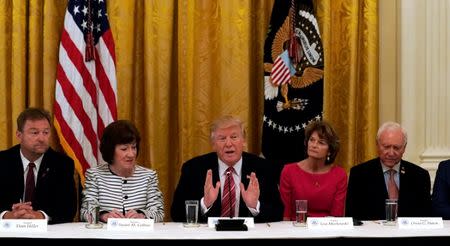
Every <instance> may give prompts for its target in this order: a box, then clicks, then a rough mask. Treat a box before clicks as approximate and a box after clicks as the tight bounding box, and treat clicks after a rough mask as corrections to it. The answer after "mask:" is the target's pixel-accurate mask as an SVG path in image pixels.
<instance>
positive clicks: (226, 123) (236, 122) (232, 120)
mask: <svg viewBox="0 0 450 246" xmlns="http://www.w3.org/2000/svg"><path fill="white" fill-rule="evenodd" d="M231 126H238V127H239V128H240V129H241V134H242V137H243V138H245V128H244V123H243V122H242V121H241V120H240V119H239V118H237V117H235V116H232V115H225V116H222V117H220V118H218V119H216V120H214V121H213V123H212V124H211V127H210V140H211V141H214V138H215V133H216V131H217V129H222V128H227V127H231Z"/></svg>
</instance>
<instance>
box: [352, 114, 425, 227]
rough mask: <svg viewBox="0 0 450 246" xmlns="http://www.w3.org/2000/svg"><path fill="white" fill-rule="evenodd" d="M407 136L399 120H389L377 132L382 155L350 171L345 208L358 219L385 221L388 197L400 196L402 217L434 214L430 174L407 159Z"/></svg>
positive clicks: (378, 146)
mask: <svg viewBox="0 0 450 246" xmlns="http://www.w3.org/2000/svg"><path fill="white" fill-rule="evenodd" d="M407 140H408V136H407V134H406V131H405V129H404V128H402V127H401V126H400V125H399V124H398V123H395V122H386V123H384V124H383V125H382V126H381V127H380V128H379V129H378V133H377V142H376V145H377V150H378V155H379V157H377V158H375V159H372V160H369V161H367V162H365V163H362V164H359V165H357V166H354V167H352V168H351V170H350V177H349V182H348V188H347V199H346V210H345V214H346V216H348V217H353V218H355V219H358V220H383V219H385V217H386V215H385V214H386V213H385V199H388V198H394V199H398V216H399V217H424V216H430V215H431V196H430V189H431V183H430V175H429V174H428V171H427V170H425V169H423V168H421V167H419V166H417V165H415V164H413V163H411V162H407V161H405V160H402V156H403V153H404V152H405V148H406V143H407Z"/></svg>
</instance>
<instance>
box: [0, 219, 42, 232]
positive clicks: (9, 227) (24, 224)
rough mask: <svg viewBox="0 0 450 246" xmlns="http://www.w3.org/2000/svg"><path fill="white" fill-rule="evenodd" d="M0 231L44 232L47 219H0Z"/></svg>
mask: <svg viewBox="0 0 450 246" xmlns="http://www.w3.org/2000/svg"><path fill="white" fill-rule="evenodd" d="M0 231H2V232H46V231H47V220H46V219H38V220H22V219H17V220H15V219H14V220H0Z"/></svg>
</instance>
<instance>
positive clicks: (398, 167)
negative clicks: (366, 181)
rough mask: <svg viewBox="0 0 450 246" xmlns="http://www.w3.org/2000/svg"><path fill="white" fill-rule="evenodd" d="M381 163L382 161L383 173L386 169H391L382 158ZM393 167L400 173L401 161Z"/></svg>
mask: <svg viewBox="0 0 450 246" xmlns="http://www.w3.org/2000/svg"><path fill="white" fill-rule="evenodd" d="M380 163H381V167H382V168H383V173H385V172H386V171H388V170H389V169H391V168H390V167H387V166H386V165H384V164H383V162H382V161H381V160H380ZM392 169H394V170H395V171H396V172H397V173H399V171H400V162H398V163H397V164H395V165H394V167H392Z"/></svg>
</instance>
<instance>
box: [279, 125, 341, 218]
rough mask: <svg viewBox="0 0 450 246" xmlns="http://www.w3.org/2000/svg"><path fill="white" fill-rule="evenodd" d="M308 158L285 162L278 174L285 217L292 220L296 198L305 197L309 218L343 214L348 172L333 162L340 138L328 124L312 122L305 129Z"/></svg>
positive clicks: (301, 198)
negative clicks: (279, 174)
mask: <svg viewBox="0 0 450 246" xmlns="http://www.w3.org/2000/svg"><path fill="white" fill-rule="evenodd" d="M305 146H306V149H307V158H306V159H304V160H302V161H300V162H295V163H289V164H286V165H285V166H284V168H283V170H282V172H281V176H280V193H281V199H282V200H283V204H284V214H283V218H284V220H295V200H308V214H307V215H308V217H325V216H344V207H345V196H346V194H347V173H346V171H345V170H344V169H343V168H342V167H340V166H337V165H335V164H333V162H334V160H335V158H336V155H337V153H338V151H339V138H338V136H337V134H336V132H335V131H334V130H333V128H332V127H331V125H330V124H329V123H327V122H325V121H314V122H312V123H310V124H309V125H308V126H307V127H306V129H305Z"/></svg>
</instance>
